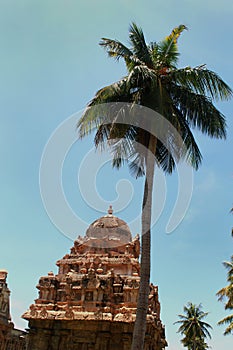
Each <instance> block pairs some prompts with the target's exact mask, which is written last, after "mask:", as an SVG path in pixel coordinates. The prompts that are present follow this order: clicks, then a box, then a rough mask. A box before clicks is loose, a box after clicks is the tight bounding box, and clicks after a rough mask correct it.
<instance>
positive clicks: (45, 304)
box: [23, 207, 167, 350]
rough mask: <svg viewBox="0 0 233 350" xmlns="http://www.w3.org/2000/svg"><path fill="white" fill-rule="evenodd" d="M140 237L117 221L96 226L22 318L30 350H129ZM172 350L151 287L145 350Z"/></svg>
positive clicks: (43, 284)
mask: <svg viewBox="0 0 233 350" xmlns="http://www.w3.org/2000/svg"><path fill="white" fill-rule="evenodd" d="M139 254H140V242H139V236H136V237H135V238H134V239H132V236H131V232H130V229H129V227H128V225H127V224H126V223H125V222H124V221H123V220H121V219H119V218H118V217H116V216H114V215H113V212H112V208H111V207H110V208H109V210H108V214H107V215H106V216H103V217H101V218H100V219H98V220H96V221H94V222H93V223H92V224H91V225H90V226H89V228H88V229H87V231H86V235H85V236H84V237H80V236H79V237H78V238H77V239H76V240H75V241H74V245H73V247H72V248H71V250H70V253H69V254H66V255H65V256H64V257H63V258H62V259H61V260H58V261H57V266H58V269H59V270H58V274H57V275H54V274H53V273H52V272H49V273H48V276H44V277H41V278H40V280H39V283H38V285H37V288H38V290H39V297H38V299H36V300H35V303H34V304H32V305H31V306H30V308H29V310H28V311H26V312H25V313H24V315H23V318H25V319H26V320H28V321H29V329H28V332H29V334H28V349H30V350H91V349H92V350H117V349H121V350H130V345H131V341H132V333H133V327H134V321H135V317H136V307H137V296H138V288H139V282H140V264H139ZM166 345H167V343H166V340H165V332H164V326H163V325H162V323H161V320H160V303H159V300H158V287H157V286H154V285H153V284H151V285H150V295H149V306H148V314H147V331H146V337H145V346H144V349H145V350H162V349H164V348H165V346H166Z"/></svg>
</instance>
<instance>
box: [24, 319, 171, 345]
mask: <svg viewBox="0 0 233 350" xmlns="http://www.w3.org/2000/svg"><path fill="white" fill-rule="evenodd" d="M29 327H30V337H29V344H28V348H29V349H30V350H130V346H131V341H132V332H133V324H132V323H130V324H129V323H126V322H109V321H81V322H77V321H56V322H53V321H48V320H44V321H40V322H38V321H35V320H31V321H30V322H29ZM157 332H158V330H157V329H156V328H155V327H153V326H151V325H148V327H147V334H146V338H145V347H144V349H145V350H160V349H163V348H164V346H165V343H164V342H162V343H161V342H160V341H161V339H162V338H161V334H158V333H157Z"/></svg>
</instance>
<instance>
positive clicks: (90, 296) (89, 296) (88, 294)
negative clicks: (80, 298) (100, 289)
mask: <svg viewBox="0 0 233 350" xmlns="http://www.w3.org/2000/svg"><path fill="white" fill-rule="evenodd" d="M85 300H86V301H93V292H86V294H85Z"/></svg>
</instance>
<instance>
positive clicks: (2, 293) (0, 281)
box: [0, 270, 26, 350]
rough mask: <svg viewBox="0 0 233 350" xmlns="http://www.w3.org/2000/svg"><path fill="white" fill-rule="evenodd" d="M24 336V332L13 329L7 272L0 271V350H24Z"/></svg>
mask: <svg viewBox="0 0 233 350" xmlns="http://www.w3.org/2000/svg"><path fill="white" fill-rule="evenodd" d="M25 336H26V334H25V332H23V331H20V330H18V329H15V328H14V323H13V322H11V316H10V290H9V288H8V286H7V271H6V270H0V350H25V349H26V339H25Z"/></svg>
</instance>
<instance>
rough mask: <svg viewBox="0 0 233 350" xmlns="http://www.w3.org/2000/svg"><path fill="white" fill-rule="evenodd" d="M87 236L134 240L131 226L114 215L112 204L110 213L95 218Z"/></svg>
mask: <svg viewBox="0 0 233 350" xmlns="http://www.w3.org/2000/svg"><path fill="white" fill-rule="evenodd" d="M86 237H88V238H92V239H93V238H95V239H108V240H117V241H118V242H119V241H120V242H121V243H127V242H131V241H132V235H131V232H130V229H129V226H128V225H127V224H126V222H125V221H124V220H121V219H119V218H118V217H116V216H114V215H113V210H112V206H110V207H109V209H108V214H107V215H105V216H102V217H101V218H99V219H97V220H95V221H94V222H93V223H92V224H91V225H90V226H89V227H88V229H87V231H86Z"/></svg>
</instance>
